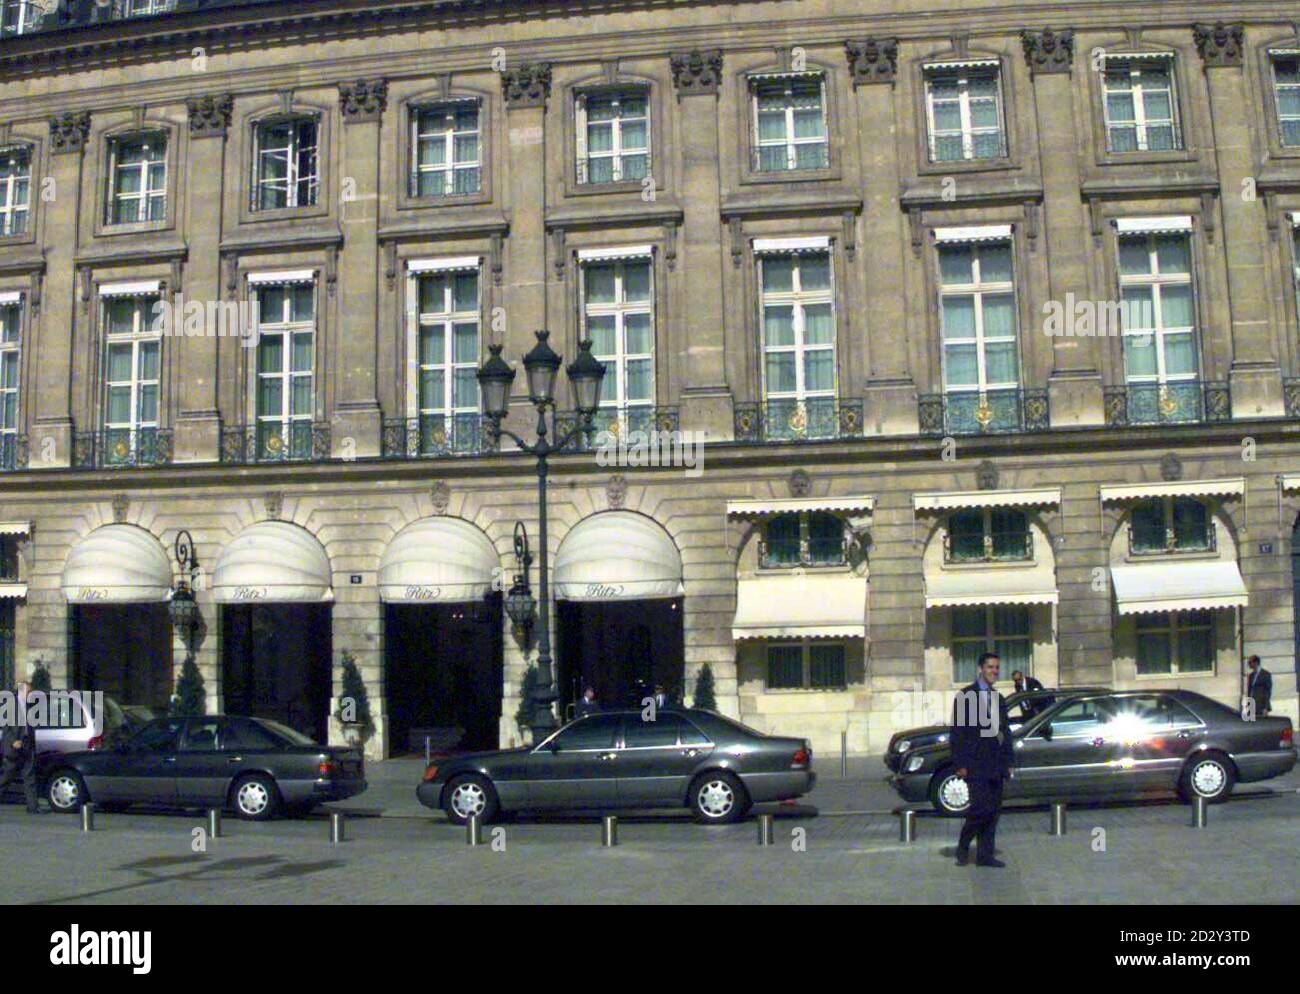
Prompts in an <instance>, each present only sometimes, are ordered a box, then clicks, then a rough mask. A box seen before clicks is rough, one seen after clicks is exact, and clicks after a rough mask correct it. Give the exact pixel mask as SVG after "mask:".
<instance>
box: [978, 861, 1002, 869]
mask: <svg viewBox="0 0 1300 994" xmlns="http://www.w3.org/2000/svg"><path fill="white" fill-rule="evenodd" d="M975 865H976V866H991V867H993V868H994V869H997V870H1000V869H1002V868H1003V867H1004V866H1006V865H1007V864H1006V863H1004V862H1002V860H1000V859H982V860H980V861H979V862H978V863H976V864H975Z"/></svg>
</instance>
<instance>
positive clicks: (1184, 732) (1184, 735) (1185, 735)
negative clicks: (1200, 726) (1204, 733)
mask: <svg viewBox="0 0 1300 994" xmlns="http://www.w3.org/2000/svg"><path fill="white" fill-rule="evenodd" d="M1190 734H1191V733H1190V732H1188V731H1187V729H1183V730H1182V731H1181V732H1179V733H1178V737H1179V738H1180V739H1186V738H1188V737H1189V736H1190Z"/></svg>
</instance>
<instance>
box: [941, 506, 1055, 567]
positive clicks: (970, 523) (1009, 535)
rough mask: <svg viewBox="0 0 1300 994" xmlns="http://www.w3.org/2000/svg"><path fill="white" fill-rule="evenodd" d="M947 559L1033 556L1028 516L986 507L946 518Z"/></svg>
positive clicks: (993, 559)
mask: <svg viewBox="0 0 1300 994" xmlns="http://www.w3.org/2000/svg"><path fill="white" fill-rule="evenodd" d="M947 553H948V555H947V559H948V561H949V562H954V563H962V562H986V561H990V560H992V561H998V560H1015V559H1032V558H1033V556H1034V549H1033V545H1032V544H1031V541H1030V532H1029V519H1028V517H1027V516H1026V515H1025V512H1024V511H1018V510H1016V509H1014V508H1006V507H986V508H979V509H975V510H970V511H958V512H957V513H956V514H953V515H951V516H950V517H949V518H948V548H947Z"/></svg>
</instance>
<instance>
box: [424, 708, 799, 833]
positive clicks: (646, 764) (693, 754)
mask: <svg viewBox="0 0 1300 994" xmlns="http://www.w3.org/2000/svg"><path fill="white" fill-rule="evenodd" d="M811 766H812V749H811V748H810V746H809V745H808V742H807V741H806V740H804V739H794V738H779V737H776V736H771V735H764V734H762V733H761V732H756V731H754V730H753V729H752V728H746V727H745V726H744V725H742V724H740V723H739V722H736V721H732V720H731V719H730V718H724V717H723V716H721V715H719V714H715V713H713V712H712V711H699V710H694V709H687V710H681V711H659V712H657V714H656V716H655V720H653V721H645V720H642V716H641V712H639V711H606V712H602V713H600V714H594V715H589V716H587V717H585V718H579V719H578V720H577V721H574V722H572V723H570V724H568V725H565V726H564V727H563V728H562V729H560V730H559V731H558V732H556V733H555V734H554V735H552V736H550V737H549V738H548V739H547V740H546V741H545V742H543V743H542V744H541V745H539V746H536V747H535V748H532V749H509V750H504V751H501V752H486V753H478V754H475V755H467V756H460V757H457V758H455V759H452V760H450V761H442V760H439V761H438V762H437V763H433V764H430V765H429V767H428V769H426V770H425V771H424V782H423V783H421V784H420V786H419V787H418V788H417V789H416V796H417V797H418V798H419V799H420V803H421V804H423V805H424V806H425V807H428V808H434V809H437V808H442V809H443V810H444V811H445V812H446V813H447V817H448V818H449V819H450V820H451V821H453V822H456V823H457V824H463V823H464V822H465V821H467V820H468V819H469V816H470V815H478V817H479V818H480V820H482V821H483V822H484V823H487V822H489V821H491V820H492V819H493V818H495V817H496V816H497V815H498V814H499V813H501V812H519V811H554V810H561V811H607V810H615V809H620V808H678V807H688V808H690V809H691V811H692V812H693V813H694V815H695V818H696V820H698V821H700V822H704V823H706V824H714V825H718V824H725V823H727V822H732V821H735V820H737V819H738V818H740V817H742V816H743V815H744V814H745V812H746V811H748V810H749V807H750V805H751V804H754V803H756V802H760V801H784V800H789V799H791V798H795V797H799V796H801V795H803V794H806V793H808V792H809V791H810V790H812V788H813V783H814V782H815V780H816V775H815V774H814V773H813V772H812V770H811Z"/></svg>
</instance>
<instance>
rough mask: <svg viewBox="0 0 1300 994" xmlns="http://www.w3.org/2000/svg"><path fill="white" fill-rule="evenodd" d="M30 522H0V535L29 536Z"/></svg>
mask: <svg viewBox="0 0 1300 994" xmlns="http://www.w3.org/2000/svg"><path fill="white" fill-rule="evenodd" d="M31 531H32V523H31V522H30V521H0V535H30V534H31Z"/></svg>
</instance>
